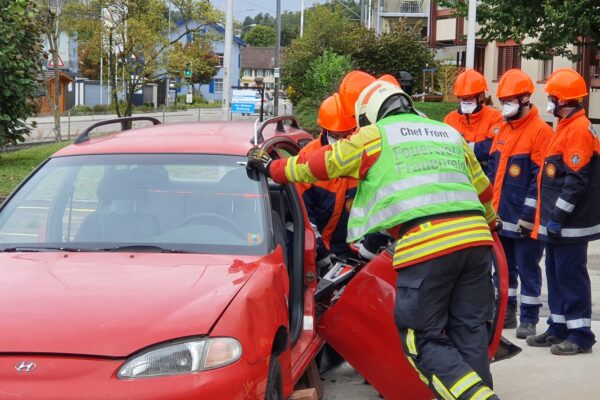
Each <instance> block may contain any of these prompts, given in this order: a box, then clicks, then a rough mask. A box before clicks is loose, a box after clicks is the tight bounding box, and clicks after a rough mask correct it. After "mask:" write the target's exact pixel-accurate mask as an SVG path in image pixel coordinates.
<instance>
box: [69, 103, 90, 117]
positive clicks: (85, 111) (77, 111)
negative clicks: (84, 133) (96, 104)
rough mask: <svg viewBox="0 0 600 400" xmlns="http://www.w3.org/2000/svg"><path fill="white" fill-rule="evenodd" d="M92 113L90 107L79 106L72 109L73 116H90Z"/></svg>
mask: <svg viewBox="0 0 600 400" xmlns="http://www.w3.org/2000/svg"><path fill="white" fill-rule="evenodd" d="M92 111H93V110H92V107H90V106H85V105H79V106H75V107H73V108H72V109H71V115H90V114H91V113H92Z"/></svg>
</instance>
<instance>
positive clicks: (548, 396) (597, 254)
mask: <svg viewBox="0 0 600 400" xmlns="http://www.w3.org/2000/svg"><path fill="white" fill-rule="evenodd" d="M541 265H542V271H544V268H543V265H544V260H543V259H542V263H541ZM588 270H589V274H590V280H591V282H592V304H593V308H592V330H593V331H594V333H595V334H596V336H599V335H600V241H596V242H591V243H590V246H589V249H588ZM545 281H546V278H545V276H544V280H543V282H544V286H543V287H542V301H543V302H544V308H542V311H541V314H540V316H541V317H542V318H541V319H540V323H539V324H538V326H537V329H538V332H542V331H543V330H544V329H545V327H546V320H545V317H547V316H548V314H549V310H548V307H547V299H548V295H547V291H546V286H545ZM515 331H516V329H507V330H505V331H504V336H505V337H506V338H507V339H509V340H511V341H512V342H513V343H515V344H516V345H518V346H520V347H521V348H522V349H523V352H522V353H520V354H519V355H517V356H516V357H515V358H512V359H510V360H505V361H501V362H498V363H493V364H492V374H493V376H494V390H495V392H496V393H497V394H498V396H499V397H500V398H501V399H503V400H523V399H544V400H554V399H555V400H563V399H567V398H571V399H573V400H586V399H596V398H598V397H599V396H598V392H599V391H600V381H598V379H597V374H598V366H599V365H600V350H599V349H598V347H597V345H596V347H594V352H593V353H592V354H581V355H577V356H572V357H559V356H554V355H552V354H550V351H549V350H548V349H545V348H534V347H529V346H527V345H526V344H525V342H524V341H523V340H520V339H517V338H516V337H515ZM322 379H323V384H324V386H325V396H324V398H323V399H324V400H341V399H344V400H359V399H378V398H379V396H378V394H377V392H376V391H375V390H374V389H373V388H372V387H371V386H369V385H367V384H365V383H364V380H363V378H362V377H361V376H360V375H359V374H358V373H357V372H356V371H355V370H354V369H353V368H352V367H351V366H350V365H348V364H347V363H344V364H343V365H341V366H339V367H337V368H335V369H334V370H332V371H329V372H327V373H326V374H324V375H323V376H322ZM407 400H410V399H407Z"/></svg>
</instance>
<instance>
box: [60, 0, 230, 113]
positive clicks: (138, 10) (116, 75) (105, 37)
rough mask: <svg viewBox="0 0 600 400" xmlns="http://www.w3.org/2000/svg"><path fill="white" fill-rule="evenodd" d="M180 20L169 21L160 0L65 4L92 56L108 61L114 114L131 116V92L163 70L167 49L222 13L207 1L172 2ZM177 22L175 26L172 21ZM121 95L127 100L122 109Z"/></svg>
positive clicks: (93, 0) (71, 23)
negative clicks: (169, 22) (170, 22)
mask: <svg viewBox="0 0 600 400" xmlns="http://www.w3.org/2000/svg"><path fill="white" fill-rule="evenodd" d="M169 3H170V4H171V5H172V6H173V7H174V8H175V9H176V11H175V12H172V13H171V14H172V15H173V14H179V15H180V16H181V18H180V19H177V20H172V24H171V26H169V24H168V14H169V12H168V9H167V3H165V2H164V1H163V0H87V1H86V2H73V3H69V4H68V8H67V9H66V10H65V12H68V21H69V22H68V25H69V27H70V29H71V30H72V31H73V32H74V33H77V35H78V39H79V45H80V46H82V47H85V48H88V49H89V51H90V57H92V58H94V59H96V60H99V59H100V57H103V58H104V60H106V61H107V62H106V64H107V70H108V81H109V82H110V87H111V95H112V98H113V103H114V104H115V107H116V112H117V115H119V116H127V115H131V111H132V105H133V95H134V93H135V92H136V91H137V90H139V89H140V88H141V87H142V85H143V83H144V82H145V81H146V80H155V79H156V78H157V77H159V76H161V75H163V76H164V75H165V74H166V73H167V68H166V65H167V61H168V60H167V57H166V53H167V52H168V49H169V48H170V47H171V46H173V45H175V43H177V42H179V41H181V40H184V39H185V38H186V37H194V36H195V35H198V34H199V33H200V31H201V29H202V27H203V25H205V24H210V23H214V22H216V21H217V20H219V18H220V17H221V15H220V13H218V12H217V11H216V10H215V9H214V8H213V7H212V6H211V4H210V1H209V0H170V2H169ZM176 21H178V25H177V26H175V22H176ZM119 93H122V96H123V98H124V100H125V107H124V109H122V108H123V107H121V105H120V102H119Z"/></svg>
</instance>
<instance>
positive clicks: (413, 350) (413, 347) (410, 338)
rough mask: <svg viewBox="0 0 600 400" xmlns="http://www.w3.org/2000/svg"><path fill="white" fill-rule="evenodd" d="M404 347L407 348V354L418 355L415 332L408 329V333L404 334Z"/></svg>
mask: <svg viewBox="0 0 600 400" xmlns="http://www.w3.org/2000/svg"><path fill="white" fill-rule="evenodd" d="M406 347H407V348H408V352H409V353H410V354H412V355H415V356H416V355H418V354H419V353H417V344H416V343H415V331H413V330H412V329H410V328H408V332H407V333H406Z"/></svg>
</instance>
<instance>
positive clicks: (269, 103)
mask: <svg viewBox="0 0 600 400" xmlns="http://www.w3.org/2000/svg"><path fill="white" fill-rule="evenodd" d="M262 100H263V115H273V109H274V102H273V96H272V95H271V94H270V93H269V92H267V91H265V94H264V98H263V99H262ZM260 103H261V96H260V92H259V91H258V90H257V91H256V95H255V97H254V112H255V113H257V114H260Z"/></svg>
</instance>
